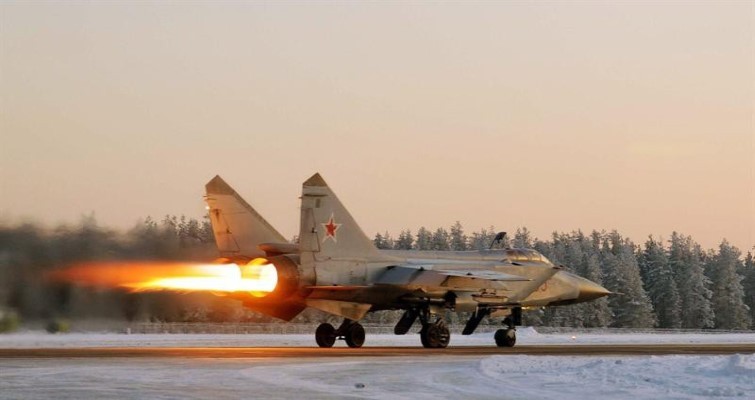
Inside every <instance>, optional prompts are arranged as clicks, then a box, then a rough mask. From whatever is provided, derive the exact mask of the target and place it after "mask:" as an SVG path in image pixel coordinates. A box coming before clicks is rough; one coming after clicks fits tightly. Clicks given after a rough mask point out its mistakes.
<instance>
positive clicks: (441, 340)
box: [393, 309, 451, 349]
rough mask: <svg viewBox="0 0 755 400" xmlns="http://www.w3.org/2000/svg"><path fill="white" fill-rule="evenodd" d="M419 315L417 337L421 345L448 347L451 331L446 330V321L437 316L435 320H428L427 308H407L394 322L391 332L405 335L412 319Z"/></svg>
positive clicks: (430, 347)
mask: <svg viewBox="0 0 755 400" xmlns="http://www.w3.org/2000/svg"><path fill="white" fill-rule="evenodd" d="M418 317H419V320H420V322H421V323H422V329H421V330H420V331H419V338H420V341H421V342H422V346H424V347H425V348H428V349H444V348H446V347H448V342H450V341H451V332H450V331H449V330H448V326H447V325H446V322H445V321H444V320H443V319H442V318H438V319H436V320H435V322H430V318H431V317H430V311H429V310H428V309H419V310H418V309H409V310H406V312H404V315H403V316H402V317H401V319H400V320H399V321H398V323H397V324H396V327H395V328H394V329H393V332H394V333H395V334H397V335H405V334H406V333H407V332H409V329H411V327H412V325H413V324H414V321H416V320H417V318H418Z"/></svg>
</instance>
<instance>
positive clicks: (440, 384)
mask: <svg viewBox="0 0 755 400" xmlns="http://www.w3.org/2000/svg"><path fill="white" fill-rule="evenodd" d="M743 342H745V343H755V334H753V333H744V334H578V335H576V337H575V338H574V339H572V335H571V334H547V335H546V334H539V333H537V332H536V331H534V330H533V329H527V328H523V329H520V330H519V344H569V345H571V344H577V345H587V344H596V343H598V344H610V343H614V344H628V343H743ZM367 344H368V345H372V346H385V345H392V346H419V338H418V335H406V336H392V335H368V342H367ZM451 344H452V345H456V346H462V345H487V346H492V345H493V341H492V334H491V333H482V334H477V335H473V336H471V337H463V336H461V335H456V336H454V337H453V338H452V342H451ZM338 345H341V346H343V344H342V343H339V344H338ZM98 346H111V347H112V346H119V347H127V346H149V347H159V346H165V347H173V346H217V347H233V346H314V340H313V338H312V335H261V334H251V335H223V334H212V335H211V334H207V335H202V334H163V335H159V334H158V335H137V334H134V335H125V334H112V333H110V334H105V333H79V334H65V335H49V334H46V333H39V332H25V333H18V334H12V335H0V348H24V347H37V348H40V347H42V348H47V347H98ZM51 397H54V398H58V399H84V398H98V399H106V398H107V399H109V398H117V399H124V398H125V399H128V398H133V399H141V398H150V399H178V398H180V399H186V398H192V399H204V398H213V399H215V398H217V399H236V398H266V399H267V398H271V399H288V398H306V399H332V398H367V399H408V400H409V399H411V400H420V399H432V400H437V399H458V398H474V399H559V400H582V399H586V398H590V399H592V398H607V399H628V400H629V399H631V400H636V399H651V398H652V399H710V398H715V399H729V398H731V399H755V355H753V354H738V355H725V356H724V355H720V356H711V355H700V356H693V355H677V356H531V355H514V354H511V355H495V356H461V357H460V356H438V357H419V358H417V357H379V358H371V357H355V358H351V357H350V358H348V359H334V358H323V359H317V358H308V359H306V360H292V359H278V360H276V359H204V358H200V359H191V358H186V359H182V358H133V359H132V358H98V359H60V358H51V359H14V358H10V359H0V399H47V398H51Z"/></svg>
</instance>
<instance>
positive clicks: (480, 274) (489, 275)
mask: <svg viewBox="0 0 755 400" xmlns="http://www.w3.org/2000/svg"><path fill="white" fill-rule="evenodd" d="M436 272H438V273H441V274H443V275H448V276H461V277H464V278H480V279H486V280H489V281H507V282H523V281H531V280H532V279H530V278H525V277H523V276H519V275H513V274H507V273H504V272H499V271H492V270H484V269H473V270H442V271H436Z"/></svg>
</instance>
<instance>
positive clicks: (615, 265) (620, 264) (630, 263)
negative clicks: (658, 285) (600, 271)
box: [601, 231, 656, 328]
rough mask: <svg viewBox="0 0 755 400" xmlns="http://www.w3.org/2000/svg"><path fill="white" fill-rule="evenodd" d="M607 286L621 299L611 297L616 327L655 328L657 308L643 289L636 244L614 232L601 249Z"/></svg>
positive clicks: (604, 241) (610, 301)
mask: <svg viewBox="0 0 755 400" xmlns="http://www.w3.org/2000/svg"><path fill="white" fill-rule="evenodd" d="M601 256H602V260H601V261H602V264H603V268H604V276H605V287H606V288H607V289H608V290H610V291H612V292H616V293H621V295H620V296H611V297H610V298H609V299H608V304H609V306H610V307H611V311H612V312H613V315H614V316H613V322H612V324H611V325H612V326H615V327H622V328H650V327H653V326H655V324H656V320H655V315H654V314H653V306H652V304H651V303H650V299H649V298H648V297H647V294H646V293H645V289H643V287H642V279H641V278H640V268H639V265H638V264H637V259H636V258H635V253H634V244H633V243H632V242H631V241H630V240H629V239H624V238H622V237H621V235H619V233H618V232H616V231H613V232H611V233H610V234H608V236H606V237H605V238H604V239H603V245H602V249H601Z"/></svg>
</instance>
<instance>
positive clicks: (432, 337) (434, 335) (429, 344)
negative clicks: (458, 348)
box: [419, 321, 451, 349]
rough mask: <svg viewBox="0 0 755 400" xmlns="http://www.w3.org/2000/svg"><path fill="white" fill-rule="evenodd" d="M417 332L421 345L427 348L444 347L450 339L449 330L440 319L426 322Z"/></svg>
mask: <svg viewBox="0 0 755 400" xmlns="http://www.w3.org/2000/svg"><path fill="white" fill-rule="evenodd" d="M419 334H420V340H421V341H422V346H424V347H425V348H428V349H445V348H446V347H448V343H449V342H450V341H451V331H449V330H448V327H447V326H446V324H445V323H443V322H442V321H439V322H436V323H434V324H428V325H427V326H425V327H423V328H422V330H421V331H420V333H419Z"/></svg>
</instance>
